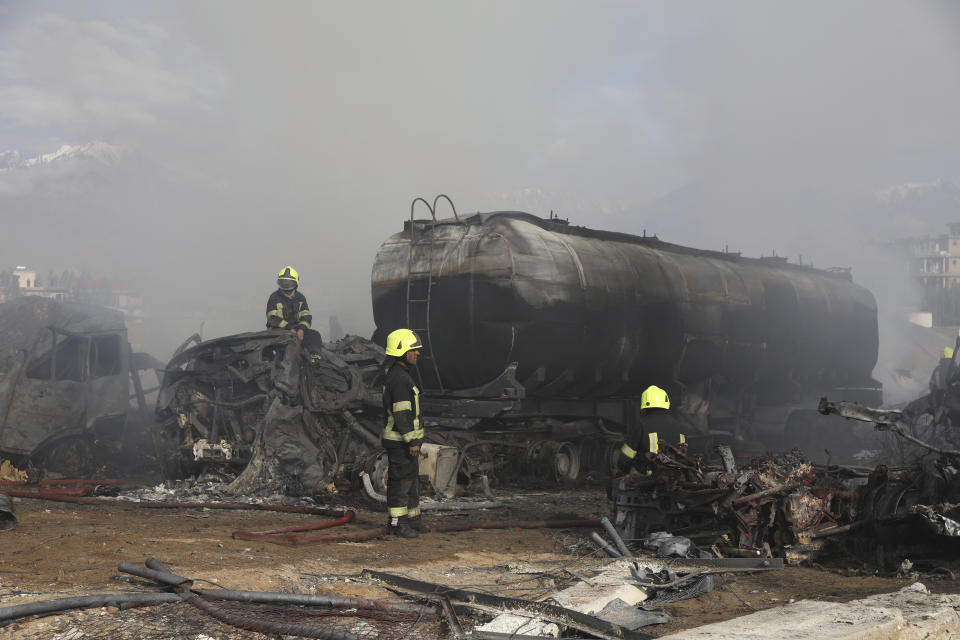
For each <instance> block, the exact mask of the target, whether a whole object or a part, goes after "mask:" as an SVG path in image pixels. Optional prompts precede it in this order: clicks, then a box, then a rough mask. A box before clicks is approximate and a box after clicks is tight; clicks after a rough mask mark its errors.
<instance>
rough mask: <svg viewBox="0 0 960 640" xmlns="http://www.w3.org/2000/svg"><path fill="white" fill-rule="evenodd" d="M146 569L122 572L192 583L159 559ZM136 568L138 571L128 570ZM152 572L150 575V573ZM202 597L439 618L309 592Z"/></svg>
mask: <svg viewBox="0 0 960 640" xmlns="http://www.w3.org/2000/svg"><path fill="white" fill-rule="evenodd" d="M146 565H147V568H146V569H144V568H142V567H137V566H135V565H130V564H128V563H126V562H122V563H120V566H119V569H120V571H123V572H124V573H134V575H139V576H141V577H150V578H151V579H153V580H156V581H157V582H160V583H161V584H173V585H181V584H192V582H193V581H192V580H191V579H190V578H185V577H183V576H179V575H177V574H175V573H173V571H171V570H170V569H169V568H167V567H166V566H165V565H163V564H162V563H161V562H160V561H159V560H157V559H156V558H148V559H147V561H146ZM131 567H133V568H134V569H137V571H135V572H131V571H129V569H130V568H131ZM148 572H149V573H148ZM191 591H192V592H193V593H195V594H197V595H199V596H202V597H204V598H208V599H212V600H231V601H235V602H255V603H265V604H293V605H303V606H319V607H332V608H343V609H348V608H353V609H372V610H378V611H397V612H402V613H411V614H416V615H421V616H432V617H436V612H435V611H434V610H433V609H431V608H430V607H425V606H422V605H416V604H408V603H405V602H387V601H385V600H370V599H367V598H348V597H344V596H328V595H314V594H309V593H283V592H280V591H235V590H233V589H191Z"/></svg>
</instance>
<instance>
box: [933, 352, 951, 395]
mask: <svg viewBox="0 0 960 640" xmlns="http://www.w3.org/2000/svg"><path fill="white" fill-rule="evenodd" d="M952 363H953V358H940V362H939V363H938V364H937V366H936V367H935V368H934V370H933V373H932V374H930V391H931V392H934V391H946V390H947V387H949V386H950V380H949V379H948V378H949V375H950V373H951V372H950V365H951V364H952Z"/></svg>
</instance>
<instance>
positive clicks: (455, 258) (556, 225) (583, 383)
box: [372, 196, 881, 458]
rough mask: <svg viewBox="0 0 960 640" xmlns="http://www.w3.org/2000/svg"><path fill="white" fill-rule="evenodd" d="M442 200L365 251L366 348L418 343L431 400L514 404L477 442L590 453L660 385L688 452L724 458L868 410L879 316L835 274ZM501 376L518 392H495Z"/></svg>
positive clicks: (870, 301) (490, 421)
mask: <svg viewBox="0 0 960 640" xmlns="http://www.w3.org/2000/svg"><path fill="white" fill-rule="evenodd" d="M444 198H446V197H445V196H438V197H437V199H435V200H434V202H433V204H432V205H431V204H430V203H427V202H426V201H424V200H422V199H417V200H415V201H414V203H413V204H412V205H411V212H410V219H409V220H408V221H407V222H406V224H405V225H404V229H403V230H402V231H401V232H399V233H396V234H394V235H393V236H391V237H390V238H389V239H388V240H386V241H385V242H384V243H383V244H382V245H381V247H380V249H379V251H378V253H377V256H376V259H375V262H374V266H373V275H372V295H373V314H374V320H375V322H376V326H377V330H376V334H375V336H374V340H375V341H376V342H378V343H381V344H382V341H383V339H384V337H385V336H386V334H387V333H388V332H389V331H391V330H392V329H394V328H397V327H408V328H410V329H413V330H414V331H416V332H417V333H418V335H419V336H420V337H421V339H422V340H423V342H424V345H425V349H424V353H423V355H422V356H421V363H420V372H421V375H422V381H423V387H424V388H425V389H426V392H427V395H428V396H432V397H434V398H438V399H444V398H451V397H475V398H476V399H478V400H480V399H485V398H486V397H487V396H488V395H489V394H485V391H486V390H489V388H490V386H491V385H493V386H499V387H500V388H501V389H502V391H503V392H504V394H505V396H508V397H510V398H512V399H516V401H517V403H516V406H514V407H510V408H508V409H507V410H504V411H501V412H500V413H493V412H488V414H487V415H486V416H485V418H486V422H485V424H484V425H482V426H483V428H487V429H492V430H508V431H509V430H521V431H522V430H524V429H528V428H531V425H532V424H534V425H535V424H538V423H539V424H541V425H543V424H545V423H550V424H552V425H557V424H560V425H571V424H575V425H576V426H575V427H569V426H568V427H564V428H565V429H566V430H567V431H568V432H570V433H571V434H573V435H572V436H571V438H572V439H574V440H576V442H577V443H578V444H580V443H588V442H590V441H591V440H593V439H596V438H603V437H604V436H605V433H604V430H605V427H604V424H605V425H606V426H607V427H610V428H613V429H615V430H618V431H622V430H624V429H626V428H629V427H630V426H631V425H632V424H634V423H635V421H636V420H637V417H638V412H639V409H640V406H639V396H640V393H641V391H642V390H643V389H644V388H646V387H647V386H649V385H657V386H659V387H661V388H664V389H665V390H666V391H667V392H668V394H669V396H670V398H671V404H672V410H673V411H674V413H675V414H676V415H677V416H678V417H679V418H680V419H681V420H683V421H685V422H686V423H687V424H688V425H689V429H690V430H689V432H688V433H689V434H691V435H698V436H699V438H694V443H696V441H697V440H699V442H700V443H701V444H702V445H704V446H703V447H702V448H703V450H707V449H708V448H709V446H708V445H709V443H710V442H720V443H723V442H726V443H732V442H737V443H738V444H737V447H738V454H739V453H740V451H741V450H743V451H746V450H747V448H748V447H751V446H752V449H753V450H754V451H758V452H759V451H762V450H763V449H764V448H766V447H775V448H780V447H783V446H784V445H794V444H801V443H802V440H803V435H804V434H803V433H801V432H802V431H803V429H804V428H805V427H806V425H807V423H809V422H811V421H812V422H814V423H816V421H817V414H816V411H815V410H813V409H811V407H815V406H816V402H817V400H818V399H819V398H820V397H821V396H823V395H831V394H834V395H836V394H840V393H842V394H843V395H844V396H846V397H848V398H850V399H851V400H859V401H862V402H866V403H869V404H879V403H880V402H881V385H880V383H879V382H877V381H876V380H874V379H873V378H872V376H871V374H872V371H873V368H874V366H875V364H876V362H877V354H878V344H879V338H878V328H877V308H876V302H875V300H874V298H873V295H872V294H871V293H870V292H869V291H868V290H866V289H864V288H863V287H860V286H858V285H856V284H854V283H853V281H852V278H851V276H850V273H849V271H848V270H822V269H815V268H813V267H810V266H806V265H797V264H789V263H787V261H786V259H784V258H776V257H774V258H760V259H752V258H746V257H742V256H741V255H740V254H739V253H726V252H718V251H705V250H699V249H692V248H688V247H682V246H678V245H674V244H670V243H667V242H664V241H662V240H660V239H658V238H657V237H655V236H651V237H647V236H643V237H639V236H633V235H629V234H625V233H616V232H609V231H598V230H594V229H588V228H585V227H578V226H574V225H571V224H569V222H568V221H566V220H563V219H559V218H555V217H552V216H551V217H550V218H549V219H544V218H539V217H537V216H533V215H530V214H528V213H522V212H512V211H501V212H493V213H476V214H471V215H466V216H462V215H458V214H457V212H456V210H455V209H454V210H453V216H452V217H450V218H446V219H438V218H437V215H436V208H437V206H438V204H440V201H441V200H442V199H444ZM446 200H447V201H448V202H449V198H447V199H446ZM417 205H424V206H426V208H427V209H428V210H429V212H430V218H427V219H415V218H414V211H415V207H416V206H417ZM450 205H451V208H452V203H450ZM508 370H510V371H511V373H510V375H511V376H514V377H515V379H516V380H518V381H519V384H516V385H513V386H510V387H504V386H503V385H501V384H499V383H498V382H496V381H498V380H500V379H501V377H502V376H503V375H504V374H505V373H506V372H507V371H508ZM491 381H494V382H491ZM478 390H479V391H480V392H481V393H478ZM476 413H479V412H476ZM688 437H689V436H688ZM692 444H693V443H692ZM584 457H588V458H589V457H592V456H591V455H590V454H586V455H585V456H584Z"/></svg>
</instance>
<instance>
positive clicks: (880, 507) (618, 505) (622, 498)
mask: <svg viewBox="0 0 960 640" xmlns="http://www.w3.org/2000/svg"><path fill="white" fill-rule="evenodd" d="M717 449H718V452H719V454H720V455H719V460H720V462H719V464H708V463H707V462H706V461H705V460H704V458H703V457H702V456H694V455H690V454H688V453H687V451H686V448H685V447H684V446H682V445H681V446H674V445H671V444H669V443H665V442H661V445H660V451H659V453H657V454H655V455H650V456H649V457H648V460H647V468H648V469H649V471H650V475H639V476H638V475H633V476H626V477H623V478H619V479H617V480H616V481H615V484H614V490H613V499H614V503H615V525H616V527H617V529H618V530H619V532H620V533H621V534H622V535H623V537H624V538H625V539H626V540H627V541H628V542H638V541H646V542H647V544H650V543H651V540H653V545H654V546H657V547H665V548H669V549H670V550H671V554H672V555H684V549H682V548H681V547H682V546H683V544H682V540H680V541H679V542H678V541H677V540H670V539H660V540H657V539H656V536H651V534H653V533H654V532H658V531H672V532H674V533H680V534H682V535H683V536H687V537H689V538H692V539H694V540H696V541H698V542H699V543H701V545H702V546H705V547H707V548H712V549H713V550H714V551H715V552H716V553H717V554H718V555H725V556H741V557H759V556H764V557H770V555H772V554H777V555H782V556H784V557H785V558H787V560H788V561H790V562H795V563H796V562H803V561H806V560H810V559H811V558H813V557H815V556H816V555H817V554H818V553H819V552H820V551H821V549H822V548H823V546H824V544H825V543H826V540H827V538H828V537H829V536H834V535H837V534H845V533H848V532H851V531H854V530H857V531H858V532H859V533H866V534H868V535H872V536H875V537H878V538H881V539H882V538H884V537H889V538H891V539H895V538H896V537H898V536H902V534H904V533H906V532H907V531H909V532H912V535H911V536H910V538H912V541H914V542H919V541H920V540H921V539H922V537H920V538H918V536H919V535H920V534H921V533H924V532H925V533H928V534H930V535H934V536H955V535H957V533H958V532H960V528H958V525H957V520H956V515H957V511H958V510H957V508H956V507H955V506H954V504H955V503H956V502H958V501H960V482H958V481H957V479H958V475H957V468H958V467H957V466H955V460H952V459H941V460H939V461H937V462H926V463H922V464H918V465H914V466H909V467H902V468H898V469H895V470H890V469H888V468H887V467H885V466H883V465H881V466H878V467H877V468H876V469H874V470H873V471H872V472H870V471H867V470H864V469H859V468H853V467H838V466H831V467H821V466H814V465H812V464H811V463H810V462H809V461H808V460H807V459H806V458H805V457H804V455H803V454H802V452H800V451H798V450H793V451H791V452H788V453H786V454H782V455H779V456H771V455H768V456H764V457H760V458H754V459H752V460H751V461H750V463H749V464H747V465H745V466H742V467H738V466H737V464H736V463H735V461H734V459H733V455H732V452H731V451H730V449H729V448H727V447H723V446H721V447H717ZM918 523H920V525H921V526H919V528H918V526H917V524H918ZM923 525H926V526H923ZM904 526H906V527H907V529H904V528H903V527H904ZM951 532H953V533H951ZM901 541H902V539H901ZM678 545H679V546H678Z"/></svg>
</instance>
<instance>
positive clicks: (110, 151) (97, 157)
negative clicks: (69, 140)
mask: <svg viewBox="0 0 960 640" xmlns="http://www.w3.org/2000/svg"><path fill="white" fill-rule="evenodd" d="M123 152H124V148H123V147H121V146H118V145H113V144H109V143H106V142H87V143H85V144H80V145H69V144H65V145H63V146H61V147H60V148H59V149H57V150H56V151H54V152H52V153H42V154H40V155H37V156H33V157H30V158H24V157H23V156H22V154H21V153H20V152H19V151H17V150H15V149H12V150H9V151H3V152H0V173H3V172H9V171H19V170H24V169H38V168H44V167H55V166H56V167H59V166H66V165H71V164H82V163H95V164H100V165H104V166H108V167H112V166H116V165H117V164H118V163H119V162H120V159H121V157H122V156H123Z"/></svg>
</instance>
